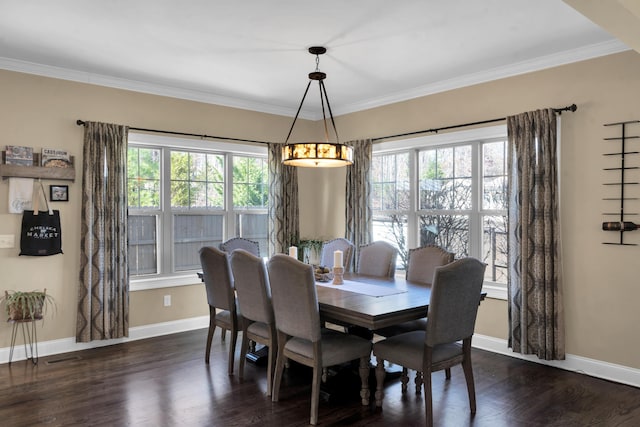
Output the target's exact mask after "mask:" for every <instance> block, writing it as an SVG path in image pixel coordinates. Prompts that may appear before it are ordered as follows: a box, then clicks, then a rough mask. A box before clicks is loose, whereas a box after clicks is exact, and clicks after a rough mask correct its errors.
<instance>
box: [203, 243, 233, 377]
mask: <svg viewBox="0 0 640 427" xmlns="http://www.w3.org/2000/svg"><path fill="white" fill-rule="evenodd" d="M200 264H201V265H202V280H204V286H205V289H206V291H207V302H208V303H209V332H208V334H207V348H206V353H205V357H204V361H205V362H206V363H209V355H210V353H211V340H212V339H213V333H214V332H215V329H216V327H220V328H221V329H222V331H223V335H222V339H223V340H224V331H229V332H230V334H231V343H230V344H229V375H233V359H234V356H235V352H236V342H237V340H238V330H239V325H240V323H241V322H242V315H241V314H240V313H239V311H238V309H237V306H236V298H235V294H234V291H233V276H232V274H231V267H230V266H229V260H228V258H227V254H226V253H225V252H222V251H220V250H219V249H217V248H214V247H212V246H204V247H202V248H200ZM218 309H219V310H220V311H218Z"/></svg>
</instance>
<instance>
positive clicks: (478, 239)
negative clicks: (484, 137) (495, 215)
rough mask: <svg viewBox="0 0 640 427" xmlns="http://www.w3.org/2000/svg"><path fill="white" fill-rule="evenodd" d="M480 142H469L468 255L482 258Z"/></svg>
mask: <svg viewBox="0 0 640 427" xmlns="http://www.w3.org/2000/svg"><path fill="white" fill-rule="evenodd" d="M479 153H480V143H478V142H476V143H473V144H471V176H472V183H473V184H472V188H471V194H472V197H471V211H470V212H469V228H470V233H469V240H470V241H469V255H471V256H473V257H476V258H479V259H482V254H481V252H482V250H481V247H482V220H481V218H480V209H481V206H482V177H481V176H480V175H481V174H482V167H481V161H482V160H481V158H482V156H480V154H479Z"/></svg>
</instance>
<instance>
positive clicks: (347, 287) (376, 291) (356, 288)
mask: <svg viewBox="0 0 640 427" xmlns="http://www.w3.org/2000/svg"><path fill="white" fill-rule="evenodd" d="M316 285H318V286H325V287H327V288H335V289H340V290H342V291H347V292H354V293H358V294H364V295H369V296H372V297H383V296H386V295H395V294H403V293H405V292H407V291H406V290H404V289H398V288H391V287H387V286H379V285H370V284H368V283H363V282H356V281H353V280H345V281H344V283H343V284H342V285H334V284H333V282H316Z"/></svg>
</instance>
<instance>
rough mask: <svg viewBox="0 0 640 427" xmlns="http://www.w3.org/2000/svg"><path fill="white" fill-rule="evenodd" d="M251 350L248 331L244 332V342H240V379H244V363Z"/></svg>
mask: <svg viewBox="0 0 640 427" xmlns="http://www.w3.org/2000/svg"><path fill="white" fill-rule="evenodd" d="M248 349H249V338H248V337H247V329H246V328H243V330H242V340H241V341H240V366H239V367H238V377H239V378H240V379H243V378H244V362H245V359H246V356H247V351H248Z"/></svg>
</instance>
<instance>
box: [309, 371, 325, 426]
mask: <svg viewBox="0 0 640 427" xmlns="http://www.w3.org/2000/svg"><path fill="white" fill-rule="evenodd" d="M321 377H322V367H320V366H314V367H313V381H312V383H311V419H310V421H309V424H311V425H312V426H314V425H316V424H317V423H318V406H319V405H320V381H321Z"/></svg>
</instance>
